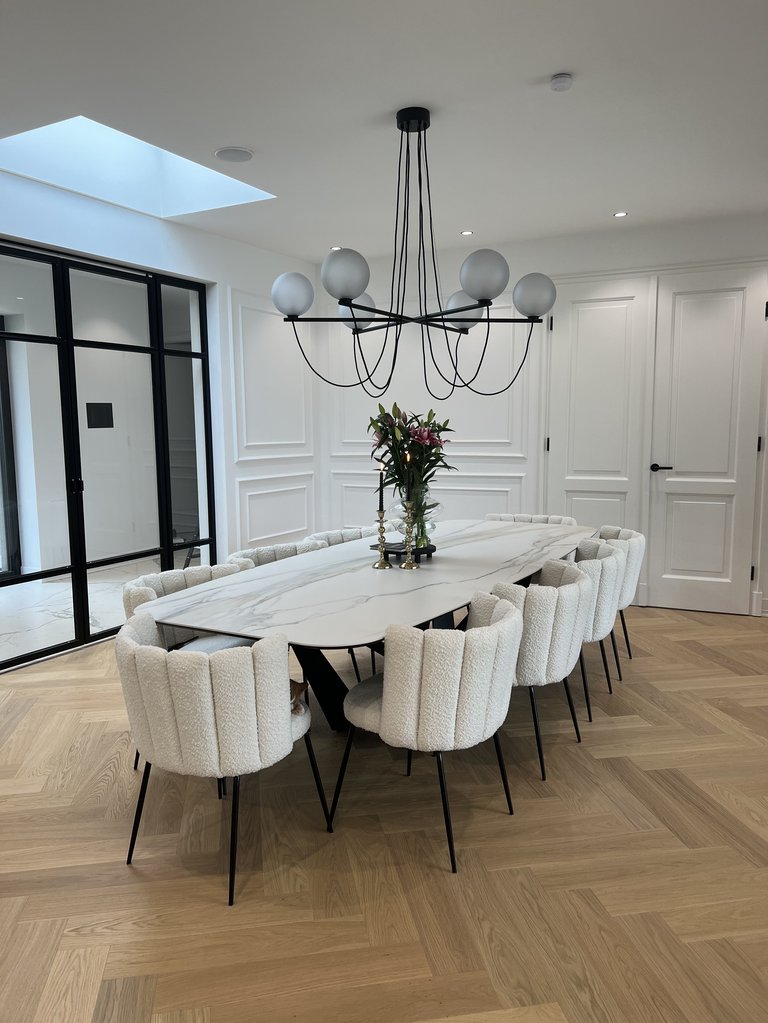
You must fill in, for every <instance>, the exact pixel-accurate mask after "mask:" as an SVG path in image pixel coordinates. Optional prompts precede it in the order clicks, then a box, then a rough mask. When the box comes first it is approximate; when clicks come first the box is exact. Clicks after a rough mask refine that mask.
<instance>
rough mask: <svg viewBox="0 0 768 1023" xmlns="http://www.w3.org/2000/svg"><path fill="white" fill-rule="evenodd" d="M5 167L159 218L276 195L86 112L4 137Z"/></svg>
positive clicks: (0, 150)
mask: <svg viewBox="0 0 768 1023" xmlns="http://www.w3.org/2000/svg"><path fill="white" fill-rule="evenodd" d="M0 170H4V171H8V172H9V173H11V174H19V175H21V176H22V177H25V178H33V179H34V180H35V181H44V182H45V183H46V184H49V185H56V186H57V187H58V188H66V189H68V190H69V191H70V192H79V193H80V194H81V195H89V196H91V197H92V198H94V199H102V200H103V201H104V202H111V203H114V204H115V205H117V206H125V207H127V208H128V209H129V210H138V211H139V212H140V213H150V214H151V215H152V216H154V217H178V216H181V215H182V214H184V213H199V212H200V211H201V210H217V209H221V208H222V207H224V206H239V205H241V204H242V203H250V202H260V201H261V200H262V199H274V198H275V197H274V195H272V194H271V193H270V192H264V191H262V189H260V188H255V187H254V186H253V185H247V184H245V182H243V181H237V180H236V179H235V178H230V177H228V176H227V175H226V174H220V173H219V172H218V171H215V170H211V169H210V168H209V167H203V166H202V165H201V164H199V163H193V162H192V161H191V160H186V159H185V158H184V157H183V156H176V154H175V153H169V152H167V150H165V149H160V148H159V147H158V146H152V145H150V144H149V143H148V142H142V141H141V140H140V139H135V138H133V137H132V136H131V135H125V134H124V133H123V132H121V131H115V129H114V128H108V127H107V126H106V125H104V124H99V123H98V122H97V121H91V120H90V119H89V118H87V117H70V118H69V119H68V120H66V121H58V122H57V123H56V124H48V125H46V126H45V127H43V128H35V129H33V130H32V131H25V132H22V133H21V134H20V135H12V136H11V137H10V138H6V139H0Z"/></svg>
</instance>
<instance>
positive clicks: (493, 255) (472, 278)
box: [459, 249, 509, 302]
mask: <svg viewBox="0 0 768 1023" xmlns="http://www.w3.org/2000/svg"><path fill="white" fill-rule="evenodd" d="M459 281H460V282H461V286H462V288H463V289H464V291H466V293H467V294H468V295H470V296H471V297H472V298H473V299H474V300H475V301H476V302H480V301H484V300H485V299H494V298H498V297H499V295H500V294H501V293H502V291H503V290H504V289H505V288H506V286H507V284H509V264H508V263H507V261H506V259H505V258H504V257H503V256H502V254H501V253H500V252H496V250H495V249H477V250H476V251H475V252H470V254H469V255H468V256H467V258H466V259H465V260H464V262H463V263H462V264H461V270H459Z"/></svg>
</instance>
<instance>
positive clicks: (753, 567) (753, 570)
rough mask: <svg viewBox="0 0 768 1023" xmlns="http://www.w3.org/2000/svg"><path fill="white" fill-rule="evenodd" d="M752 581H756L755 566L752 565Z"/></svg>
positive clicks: (750, 575) (750, 574) (750, 576)
mask: <svg viewBox="0 0 768 1023" xmlns="http://www.w3.org/2000/svg"><path fill="white" fill-rule="evenodd" d="M749 578H750V581H754V578H755V566H754V565H752V571H751V572H750V573H749Z"/></svg>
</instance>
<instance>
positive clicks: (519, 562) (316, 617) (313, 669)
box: [140, 519, 595, 728]
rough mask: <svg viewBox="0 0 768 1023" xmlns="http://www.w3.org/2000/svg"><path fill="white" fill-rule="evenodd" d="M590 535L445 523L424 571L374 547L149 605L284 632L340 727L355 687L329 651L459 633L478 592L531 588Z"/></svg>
mask: <svg viewBox="0 0 768 1023" xmlns="http://www.w3.org/2000/svg"><path fill="white" fill-rule="evenodd" d="M594 532H595V530H594V528H593V527H590V526H563V525H548V524H538V523H536V524H534V523H518V522H509V521H486V520H484V519H482V520H474V519H460V520H453V521H448V522H442V523H440V524H438V526H437V529H436V531H435V533H434V534H433V542H434V543H435V544H436V545H437V551H436V553H435V555H434V557H432V558H431V559H429V560H427V559H424V558H423V559H422V561H421V567H420V568H419V569H418V570H415V571H403V570H401V569H400V568H399V567H398V564H397V563H396V562H394V561H393V563H392V568H391V569H390V570H388V571H382V570H379V571H376V570H374V569H373V568H372V565H373V562H374V561H375V559H376V555H375V552H374V551H372V550H371V538H370V537H365V538H363V539H361V540H353V541H351V542H348V543H344V544H338V545H336V546H334V547H327V548H323V549H321V550H317V551H310V552H308V553H306V554H300V555H298V556H296V557H293V558H286V559H284V560H282V561H276V562H272V563H270V564H267V565H261V566H259V567H258V568H253V569H250V570H247V571H244V572H240V573H238V574H236V575H230V576H225V577H224V578H223V579H216V580H212V581H211V582H209V583H204V584H202V585H200V586H195V587H193V588H191V589H189V590H182V591H181V592H178V593H173V594H170V595H168V596H167V597H160V598H159V599H157V600H153V601H151V602H148V603H146V604H142V606H141V610H140V613H142V614H151V615H152V616H153V617H154V618H155V620H156V621H157V622H158V623H161V624H164V625H175V626H183V627H186V628H189V629H193V630H195V631H197V632H217V633H225V634H228V635H233V636H241V637H245V638H248V639H253V640H257V639H261V638H263V637H264V636H269V635H271V634H274V633H282V634H284V635H286V636H287V637H288V642H289V643H290V644H291V646H292V647H293V649H294V652H295V653H296V656H297V657H298V659H299V662H300V663H301V666H302V668H303V669H304V672H305V674H306V675H307V677H308V680H309V682H310V685H311V686H312V689H313V691H314V693H315V695H316V696H317V698H318V701H319V702H320V705H321V707H322V709H323V712H324V713H325V715H326V717H327V718H328V720H329V722H330V723H331V725H332V727H334V728H342V727H344V718H343V711H342V708H341V704H342V703H343V698H344V695H346V692H347V688H346V686H345V684H344V683H343V681H342V680H341V678H340V677H339V676H338V674H337V673H336V672H335V670H334V669H333V667H332V666H331V665H330V663H329V662H328V660H327V658H325V656H324V655H323V653H322V651H323V650H328V649H333V648H344V649H346V648H349V647H356V646H364V645H370V644H377V643H380V641H381V640H382V639H383V638H384V633H385V631H386V628H387V626H388V625H390V624H395V623H397V624H403V625H423V624H424V623H429V622H432V623H438V622H439V623H441V624H442V625H445V624H446V623H450V624H452V614H453V612H454V611H456V610H458V609H460V608H462V607H465V606H466V605H467V604H468V603H469V602H470V601H471V599H472V595H473V594H474V593H476V592H477V591H478V590H484V591H486V592H487V591H488V590H490V589H491V588H492V586H493V585H494V584H495V583H497V582H520V581H522V580H525V579H528V578H529V577H530V576H531V575H533V574H534V573H535V572H536V571H538V569H539V568H541V566H542V565H543V564H544V562H545V561H549V560H550V559H556V558H563V557H565V556H566V555H568V554H569V553H570V552H571V551H573V550H574V549H575V548H576V547H577V546H578V544H579V542H580V541H581V540H582V539H584V538H585V537H588V536H592V535H594Z"/></svg>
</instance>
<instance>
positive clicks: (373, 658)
mask: <svg viewBox="0 0 768 1023" xmlns="http://www.w3.org/2000/svg"><path fill="white" fill-rule="evenodd" d="M371 674H372V675H375V674H376V651H375V650H371Z"/></svg>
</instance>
